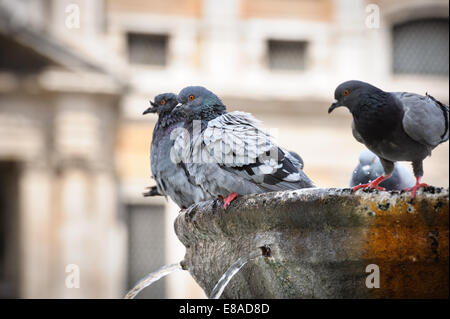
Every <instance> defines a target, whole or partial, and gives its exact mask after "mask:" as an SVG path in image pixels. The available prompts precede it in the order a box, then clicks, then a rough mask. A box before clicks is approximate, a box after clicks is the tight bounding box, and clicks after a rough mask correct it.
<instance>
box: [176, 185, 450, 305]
mask: <svg viewBox="0 0 450 319" xmlns="http://www.w3.org/2000/svg"><path fill="white" fill-rule="evenodd" d="M410 197H411V194H410V193H409V192H408V193H403V192H379V191H371V192H369V191H365V190H359V191H357V192H356V193H351V191H350V190H349V189H320V188H313V189H301V190H295V191H284V192H274V193H265V194H256V195H248V196H241V197H239V198H237V199H236V200H235V201H233V203H232V204H231V206H230V207H229V208H228V209H227V210H226V211H225V210H224V209H223V208H222V205H221V204H222V203H221V202H220V201H219V200H213V201H207V202H202V203H198V204H195V205H193V206H191V207H190V208H189V209H188V210H187V211H185V212H183V213H181V214H180V215H179V216H178V217H177V218H176V220H175V232H176V234H177V236H178V238H179V239H180V241H181V242H182V243H183V244H184V246H185V247H186V255H185V258H184V260H183V262H182V265H183V267H184V268H185V269H186V270H188V271H189V272H190V274H191V275H192V277H193V278H194V279H195V280H196V282H197V283H198V284H199V285H200V286H201V287H202V288H203V289H204V291H205V293H206V295H209V293H210V292H211V291H212V289H213V288H214V286H215V284H216V283H217V281H218V280H219V279H220V277H221V276H222V275H223V273H224V272H225V271H226V270H227V269H228V267H229V266H230V265H231V264H232V263H233V262H235V261H236V260H237V259H238V258H239V257H241V256H244V255H247V254H248V253H249V252H251V251H253V250H255V249H257V248H258V247H261V246H264V245H269V246H270V248H271V257H267V258H265V257H261V258H257V259H255V260H251V261H250V262H249V263H248V264H246V265H245V266H244V267H243V268H242V269H241V270H240V272H239V273H237V274H236V276H235V277H234V278H233V279H232V280H231V282H230V283H229V285H228V286H227V287H226V288H225V290H224V293H223V295H222V298H448V293H449V290H448V282H449V281H448V279H449V277H448V274H449V263H448V260H449V258H448V256H449V246H448V239H449V228H448V225H449V190H448V189H442V188H430V189H428V190H427V191H423V192H422V191H419V192H418V193H417V195H416V198H415V199H414V201H411V198H410ZM371 264H375V265H377V266H378V269H379V275H380V276H379V278H380V280H379V285H380V288H368V287H367V286H366V278H367V277H368V276H370V275H372V276H373V275H374V273H367V272H366V267H367V266H368V265H371ZM372 282H374V281H372Z"/></svg>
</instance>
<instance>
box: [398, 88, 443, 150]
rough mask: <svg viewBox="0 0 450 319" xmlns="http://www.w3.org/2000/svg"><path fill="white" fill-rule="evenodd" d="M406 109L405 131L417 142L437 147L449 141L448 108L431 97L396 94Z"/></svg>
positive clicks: (404, 117)
mask: <svg viewBox="0 0 450 319" xmlns="http://www.w3.org/2000/svg"><path fill="white" fill-rule="evenodd" d="M393 94H394V96H395V97H396V98H397V99H398V100H399V101H400V103H401V104H402V106H403V109H404V112H405V114H404V116H403V121H402V124H403V129H404V130H405V132H406V133H407V134H408V135H409V136H410V137H411V138H412V139H414V140H415V141H417V142H419V143H421V144H424V145H428V146H430V147H435V146H437V145H438V144H440V143H442V142H445V141H447V140H448V128H449V127H448V123H449V110H448V106H446V105H444V104H442V103H441V102H439V101H437V100H436V99H434V98H433V97H432V96H430V95H428V94H427V95H426V96H421V95H418V94H414V93H406V92H395V93H393Z"/></svg>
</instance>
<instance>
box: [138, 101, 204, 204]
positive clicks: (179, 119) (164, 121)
mask: <svg viewBox="0 0 450 319" xmlns="http://www.w3.org/2000/svg"><path fill="white" fill-rule="evenodd" d="M150 103H151V107H149V108H148V109H147V110H145V111H144V113H143V114H147V113H158V121H157V122H156V125H155V128H154V130H153V139H152V145H151V150H150V162H151V170H152V174H153V178H154V179H155V181H156V188H155V187H150V188H149V191H148V192H146V193H144V196H155V195H164V196H170V198H171V199H172V200H173V201H174V202H175V203H176V204H177V205H178V206H179V207H180V208H182V209H185V208H187V207H189V206H190V205H192V204H194V203H196V202H199V201H203V200H207V199H210V197H208V195H207V194H206V193H205V192H203V191H202V190H201V188H200V187H198V186H196V185H194V184H193V183H190V182H189V181H188V176H187V175H186V171H185V168H183V167H182V165H177V164H176V163H175V162H173V161H172V160H171V157H170V152H171V149H172V146H173V143H174V140H173V139H171V133H172V132H173V131H174V130H175V129H177V128H181V127H182V126H183V124H184V122H183V121H184V119H183V115H182V114H181V113H179V112H176V111H175V110H174V108H175V106H176V105H177V103H178V102H177V99H176V95H175V94H173V93H164V94H160V95H158V96H156V97H155V101H154V102H150Z"/></svg>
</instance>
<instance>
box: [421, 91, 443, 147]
mask: <svg viewBox="0 0 450 319" xmlns="http://www.w3.org/2000/svg"><path fill="white" fill-rule="evenodd" d="M426 95H427V97H428V98H430V99H431V100H432V101H433V102H434V103H436V104H437V105H439V107H440V108H441V110H442V116H443V117H444V122H445V131H444V132H443V133H442V135H441V138H442V141H443V142H445V141H447V140H448V135H449V132H448V130H449V123H448V122H449V108H448V105H445V104H444V103H442V102H441V101H438V100H436V99H435V98H434V97H433V96H431V95H429V94H428V93H427V94H426Z"/></svg>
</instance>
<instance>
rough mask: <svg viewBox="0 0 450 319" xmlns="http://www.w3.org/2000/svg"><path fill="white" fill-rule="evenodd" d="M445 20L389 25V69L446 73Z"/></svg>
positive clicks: (446, 32)
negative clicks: (390, 52)
mask: <svg viewBox="0 0 450 319" xmlns="http://www.w3.org/2000/svg"><path fill="white" fill-rule="evenodd" d="M448 49H449V46H448V19H422V20H414V21H408V22H405V23H402V24H398V25H395V26H394V28H393V72H394V73H396V74H436V75H448V74H449V73H448V58H449V54H448Z"/></svg>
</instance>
